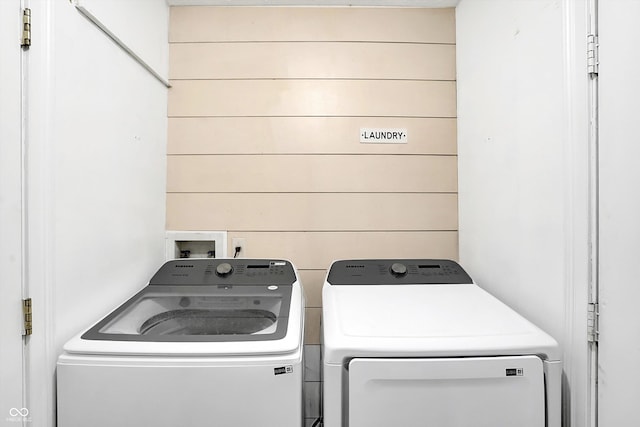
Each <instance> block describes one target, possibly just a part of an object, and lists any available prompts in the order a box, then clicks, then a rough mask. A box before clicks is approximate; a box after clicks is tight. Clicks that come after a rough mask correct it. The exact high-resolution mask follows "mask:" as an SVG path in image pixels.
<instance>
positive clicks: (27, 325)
mask: <svg viewBox="0 0 640 427" xmlns="http://www.w3.org/2000/svg"><path fill="white" fill-rule="evenodd" d="M22 316H23V320H24V332H23V333H22V335H25V336H27V335H31V333H32V332H33V329H32V316H33V312H32V310H31V298H27V299H23V300H22Z"/></svg>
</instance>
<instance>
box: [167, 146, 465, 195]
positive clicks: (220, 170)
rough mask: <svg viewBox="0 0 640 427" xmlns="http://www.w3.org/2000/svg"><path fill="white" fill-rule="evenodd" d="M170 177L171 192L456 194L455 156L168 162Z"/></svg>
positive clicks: (229, 157)
mask: <svg viewBox="0 0 640 427" xmlns="http://www.w3.org/2000/svg"><path fill="white" fill-rule="evenodd" d="M336 171H339V173H336ZM167 174H168V185H167V191H168V192H282V193H286V192H449V193H450V192H455V191H457V157H456V156H378V155H367V156H354V155H331V156H308V155H274V156H268V157H265V156H262V155H227V156H213V155H207V156H169V158H168V159H167Z"/></svg>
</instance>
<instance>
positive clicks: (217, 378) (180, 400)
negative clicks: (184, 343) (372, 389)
mask: <svg viewBox="0 0 640 427" xmlns="http://www.w3.org/2000/svg"><path fill="white" fill-rule="evenodd" d="M301 366H302V365H301V363H298V364H296V365H290V364H287V363H286V362H285V363H283V364H282V365H278V364H273V365H264V364H263V365H252V364H243V363H242V362H240V363H238V364H236V365H226V366H222V365H221V366H198V365H197V360H196V361H195V362H194V363H193V365H190V364H189V363H185V364H183V365H182V366H179V365H175V364H173V365H169V364H167V365H164V366H163V365H161V364H157V363H150V364H149V365H147V366H145V365H144V364H143V363H141V362H138V363H136V364H131V365H128V366H127V365H119V366H115V365H112V366H109V365H100V364H95V365H88V364H85V365H79V364H78V365H73V364H59V365H58V425H59V426H61V427H86V426H92V427H140V426H153V427H176V426H190V427H205V426H206V427H209V426H220V427H224V426H268V427H300V425H301V423H302V420H303V416H304V415H303V398H302V375H303V369H302V367H301Z"/></svg>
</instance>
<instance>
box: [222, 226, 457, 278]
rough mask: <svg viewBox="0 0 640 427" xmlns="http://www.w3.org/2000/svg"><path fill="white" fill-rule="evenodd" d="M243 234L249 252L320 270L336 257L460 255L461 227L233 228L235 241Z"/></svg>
mask: <svg viewBox="0 0 640 427" xmlns="http://www.w3.org/2000/svg"><path fill="white" fill-rule="evenodd" d="M234 237H242V238H244V239H245V242H246V250H247V252H246V256H247V257H255V258H263V257H264V258H270V257H274V256H276V257H280V258H285V259H289V260H291V261H292V262H293V263H294V264H295V265H296V267H297V268H299V269H311V270H319V269H326V268H328V267H329V265H330V264H331V262H332V261H334V260H336V259H351V258H354V259H357V258H446V259H453V260H456V259H458V233H457V231H375V232H359V231H345V232H339V231H332V232H326V231H325V232H312V231H306V232H281V231H275V232H267V231H254V232H248V231H233V230H230V231H229V234H228V241H229V248H228V249H227V250H228V251H229V252H228V253H233V250H232V248H231V242H232V239H233V238H234Z"/></svg>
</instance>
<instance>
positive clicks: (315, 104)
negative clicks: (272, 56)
mask: <svg viewBox="0 0 640 427" xmlns="http://www.w3.org/2000/svg"><path fill="white" fill-rule="evenodd" d="M172 85H173V87H171V88H170V89H169V107H168V109H169V117H202V116H222V117H228V116H391V117H455V115H456V85H455V82H450V81H415V80H375V81H373V80H172Z"/></svg>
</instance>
